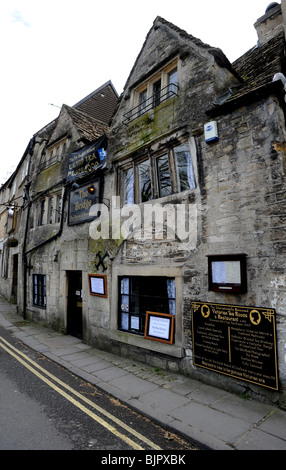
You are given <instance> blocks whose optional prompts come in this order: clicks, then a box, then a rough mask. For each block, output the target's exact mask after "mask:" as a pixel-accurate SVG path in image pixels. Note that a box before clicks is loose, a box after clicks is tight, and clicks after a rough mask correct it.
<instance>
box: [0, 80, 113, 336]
mask: <svg viewBox="0 0 286 470" xmlns="http://www.w3.org/2000/svg"><path fill="white" fill-rule="evenodd" d="M117 101H118V95H117V92H116V91H115V89H114V87H113V85H112V83H111V82H107V83H105V84H104V85H102V86H101V87H100V88H98V89H97V90H95V91H94V92H93V93H91V94H90V95H88V96H87V97H85V98H84V99H82V100H81V101H80V102H79V103H77V104H75V105H74V106H73V107H70V106H67V105H63V106H62V108H61V111H60V114H59V116H58V118H57V119H55V120H54V121H53V122H51V123H49V124H47V125H46V126H45V127H44V128H42V129H41V130H39V131H38V132H37V133H35V135H34V136H33V138H32V139H31V142H30V143H29V146H28V148H27V150H26V152H25V154H24V156H23V157H22V160H21V162H20V163H19V165H18V168H17V169H16V171H15V172H14V173H13V175H12V176H11V177H10V179H9V180H8V181H7V182H6V183H5V184H4V185H3V186H2V188H1V194H2V200H3V202H4V204H3V206H1V207H2V211H1V219H0V222H1V225H0V227H1V233H0V235H1V247H2V249H1V285H0V289H1V291H0V294H1V295H3V296H4V297H5V298H8V299H13V300H14V301H16V302H17V304H18V310H19V312H20V313H21V314H22V315H23V316H24V318H29V319H32V320H33V321H39V322H42V323H44V324H48V325H49V326H51V327H53V328H56V329H58V330H59V331H65V332H69V333H73V334H76V335H78V336H82V310H83V307H82V302H81V298H82V289H83V288H82V285H81V282H82V272H85V271H86V270H87V265H86V259H87V252H88V231H87V229H86V226H87V224H86V220H89V217H88V211H87V210H85V211H82V210H78V211H77V214H75V215H74V217H75V220H71V217H72V211H69V208H70V207H72V206H73V207H74V206H75V204H77V205H80V203H81V201H80V197H81V196H82V193H83V190H85V189H86V187H87V188H89V187H90V188H92V189H91V191H94V188H93V183H94V184H95V189H96V191H99V190H100V187H101V186H102V187H103V183H104V175H103V172H104V170H103V167H104V165H103V163H104V161H102V164H100V163H101V162H100V158H99V154H98V150H100V149H102V151H103V150H106V147H107V136H108V132H109V127H108V122H109V120H110V118H111V116H112V114H113V112H114V109H115V106H116V104H117ZM99 118H101V119H99ZM99 181H100V182H99ZM89 196H90V200H89V199H88V197H86V196H84V197H82V199H83V200H84V202H85V204H86V203H87V201H88V202H89V204H91V201H92V202H93V203H94V200H96V198H98V197H99V193H98V192H96V193H95V194H90V195H89ZM77 198H79V200H77V201H76V202H75V204H74V203H73V200H74V199H75V200H76V199H77ZM14 201H15V202H14ZM10 212H11V216H10ZM78 214H79V215H78ZM7 217H8V218H7ZM77 246H78V247H79V248H77ZM16 281H17V283H16ZM75 291H76V292H79V295H76V296H75V295H73V294H70V295H69V292H75ZM63 299H64V300H63ZM67 310H69V312H73V313H74V312H75V314H72V313H71V314H70V315H68V314H67Z"/></svg>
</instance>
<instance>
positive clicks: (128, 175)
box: [124, 168, 134, 204]
mask: <svg viewBox="0 0 286 470" xmlns="http://www.w3.org/2000/svg"><path fill="white" fill-rule="evenodd" d="M124 202H125V204H134V171H133V168H130V169H129V170H127V171H126V172H125V174H124Z"/></svg>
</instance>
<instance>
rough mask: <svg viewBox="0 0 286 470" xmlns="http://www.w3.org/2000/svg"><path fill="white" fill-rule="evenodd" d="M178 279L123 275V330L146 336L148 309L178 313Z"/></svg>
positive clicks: (120, 297) (120, 288) (121, 278)
mask: <svg viewBox="0 0 286 470" xmlns="http://www.w3.org/2000/svg"><path fill="white" fill-rule="evenodd" d="M175 302H176V298H175V279H174V278H167V277H138V276H132V277H120V278H119V318H118V328H119V330H124V331H128V332H129V333H134V334H137V335H144V330H145V318H146V312H147V311H151V312H157V313H168V314H171V315H175V309H176V306H175Z"/></svg>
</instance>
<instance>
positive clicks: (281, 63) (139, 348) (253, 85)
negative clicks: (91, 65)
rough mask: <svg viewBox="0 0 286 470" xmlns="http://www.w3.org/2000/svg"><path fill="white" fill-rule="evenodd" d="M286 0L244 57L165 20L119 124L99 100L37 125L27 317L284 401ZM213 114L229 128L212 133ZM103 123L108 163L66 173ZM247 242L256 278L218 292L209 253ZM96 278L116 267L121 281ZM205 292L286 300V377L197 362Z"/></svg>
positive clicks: (26, 249)
mask: <svg viewBox="0 0 286 470" xmlns="http://www.w3.org/2000/svg"><path fill="white" fill-rule="evenodd" d="M274 9H275V12H274V11H268V12H267V13H266V14H265V15H264V16H263V17H262V18H260V20H259V21H258V22H257V25H256V26H257V28H258V29H259V31H260V33H259V34H263V31H264V25H265V24H267V37H266V38H265V37H264V39H265V40H261V38H260V43H261V45H260V46H259V47H257V48H254V49H253V50H251V51H249V52H248V53H246V54H245V56H243V57H242V58H241V59H239V60H238V61H236V62H235V63H234V64H232V65H231V64H230V63H229V61H228V60H227V58H226V57H225V56H224V54H223V53H222V51H220V50H218V49H215V48H212V47H211V46H208V45H206V44H204V43H202V42H201V41H200V40H198V39H196V38H194V37H193V36H191V35H189V34H187V33H186V32H185V31H182V30H181V29H179V28H178V27H176V26H174V25H173V24H171V23H168V22H167V21H165V20H164V19H162V18H159V17H158V18H156V20H155V21H154V24H153V26H152V28H151V30H150V31H149V33H148V35H147V37H146V40H145V43H144V44H143V47H142V49H141V51H140V53H139V55H138V58H137V60H136V62H135V64H134V66H133V68H132V70H131V72H130V75H129V77H128V80H127V82H126V85H125V88H124V91H123V93H122V96H121V97H120V100H119V102H118V105H117V107H116V110H115V112H114V114H113V117H112V120H111V122H110V123H109V124H110V126H108V123H107V122H105V124H102V122H101V121H100V120H98V119H95V118H94V117H93V116H91V115H87V114H86V113H85V111H86V110H87V109H90V108H89V106H90V101H88V106H87V105H86V103H85V101H84V102H80V104H79V105H78V106H76V107H74V108H70V107H68V106H64V107H63V108H62V110H61V113H60V115H59V118H58V119H57V120H56V121H55V122H53V123H51V124H49V125H48V126H46V127H45V128H44V129H42V130H41V131H40V132H38V133H37V134H36V135H35V136H34V142H33V154H32V158H31V165H30V166H29V171H28V172H27V174H26V179H25V184H26V187H27V189H28V197H29V199H28V202H27V201H23V208H22V218H21V225H20V226H19V229H18V231H19V234H22V235H23V238H22V240H23V243H22V245H21V246H20V247H18V249H17V250H18V252H19V256H20V258H21V259H23V265H21V266H19V276H18V277H19V279H21V280H19V285H18V291H19V292H18V298H17V302H18V306H19V311H20V312H22V313H23V315H24V316H25V317H27V318H31V319H33V320H34V321H40V322H45V323H47V324H48V325H49V326H50V327H53V328H55V329H57V330H59V331H62V332H63V333H69V334H78V335H81V337H82V338H83V341H85V342H87V343H89V344H92V345H95V346H96V347H99V348H102V349H104V350H108V351H112V352H114V353H117V354H119V355H123V356H128V357H134V358H135V359H136V360H140V361H143V362H147V363H149V364H153V365H154V366H156V367H161V368H164V369H170V370H172V371H177V372H180V373H185V374H189V375H190V376H192V377H195V378H198V379H200V380H202V381H204V382H206V383H211V384H215V385H217V386H220V387H222V388H225V389H227V390H231V391H237V392H239V393H243V392H244V391H245V390H246V389H247V390H248V392H249V393H250V394H251V395H253V396H256V397H259V398H261V399H265V400H266V399H267V400H270V401H273V402H275V403H277V404H279V405H280V406H281V407H285V406H286V405H285V403H286V365H285V344H286V324H285V321H286V320H285V318H286V293H285V187H286V181H285V158H286V157H285V154H286V150H285V149H286V144H285V142H286V135H285V134H286V130H285V89H284V87H283V80H280V79H279V80H275V81H273V77H274V74H276V73H282V74H283V73H284V71H285V60H284V55H283V51H284V47H285V36H284V22H283V16H282V13H281V7H280V6H277V7H275V8H274ZM282 11H284V4H283V8H282ZM272 20H273V21H274V22H275V28H274V29H271V27H269V21H270V22H271V21H272ZM273 24H274V23H273ZM259 25H262V26H261V28H260V26H259ZM270 26H271V25H270ZM269 31H272V34H270V33H269ZM281 31H282V33H281ZM265 58H266V59H267V60H266V61H265ZM280 78H281V77H280ZM282 78H283V76H282ZM158 90H159V91H158ZM109 91H110V89H109ZM113 98H114V96H113ZM112 103H113V105H112V106H113V107H115V105H114V101H112ZM83 110H84V111H83ZM98 112H100V110H96V113H95V115H96V116H98ZM109 115H110V114H109ZM213 122H215V124H216V125H217V129H218V134H217V135H215V136H214V139H213V140H211V141H207V138H206V126H207V125H208V124H209V127H211V126H210V123H213ZM102 135H107V136H108V138H109V139H108V153H107V160H106V165H105V166H104V167H101V166H99V167H97V168H94V169H92V171H88V172H86V174H85V176H84V177H83V176H81V175H76V176H74V177H73V178H70V179H67V165H68V158H69V156H70V155H71V154H72V153H74V152H76V151H78V150H83V151H84V149H85V148H86V147H87V146H89V145H90V144H92V143H94V142H96V141H97V139H99V138H100V137H101V136H102ZM56 147H59V148H61V149H62V150H61V153H59V154H58V153H56V154H53V156H52V157H50V156H49V155H50V153H49V152H50V151H54V149H55V148H56ZM63 149H64V150H63ZM28 155H30V156H31V154H29V153H27V154H26V156H28ZM98 181H99V182H98ZM96 184H98V185H99V187H100V192H99V195H98V199H97V200H95V199H94V200H93V205H92V208H91V212H90V214H91V215H93V216H95V215H97V217H96V218H94V220H92V221H90V220H88V221H87V220H86V219H83V220H82V221H81V223H75V224H72V223H70V215H71V198H72V197H73V195H74V194H75V193H76V191H77V190H79V191H80V190H81V191H82V194H87V191H88V187H89V186H90V185H95V186H96ZM88 185H89V186H88ZM78 187H79V189H78ZM85 197H86V196H82V200H81V203H82V204H83V205H84V203H85ZM86 201H87V199H86ZM90 201H91V199H89V200H88V202H89V203H90ZM44 209H45V211H44ZM152 209H154V210H157V211H158V212H156V214H157V215H160V217H161V216H162V220H161V219H160V223H161V224H159V225H158V226H157V225H156V222H157V221H156V220H153V221H152ZM164 211H166V212H164ZM186 214H187V219H186V218H185V217H186ZM150 217H151V218H150ZM1 220H2V219H1ZM146 221H147V222H148V223H146ZM185 222H186V225H185ZM1 223H2V222H1ZM123 229H124V230H125V231H124V230H123ZM142 230H144V231H142ZM4 232H5V231H4V230H3V227H2V231H1V232H0V233H1V236H2V237H3V240H4V239H5V233H4ZM184 234H185V235H186V236H185V237H184ZM19 239H20V238H19ZM241 253H243V254H245V255H246V264H247V268H246V272H247V289H246V291H243V292H239V293H237V292H233V291H229V292H228V293H226V292H225V290H222V291H221V292H220V291H213V290H211V289H210V287H209V267H208V257H209V256H210V255H219V254H220V255H221V254H222V255H230V254H241ZM2 264H3V254H2ZM90 276H93V277H94V281H97V280H99V281H100V280H101V279H105V277H106V288H107V292H106V293H105V294H106V295H102V294H103V293H101V294H100V295H98V294H99V292H96V293H95V292H94V291H92V289H91V285H90V284H89V282H90ZM98 276H100V277H98ZM2 277H3V273H2ZM6 277H7V276H6ZM7 283H8V284H9V282H8V281H7ZM3 286H4V284H1V294H2V295H4V296H6V297H9V295H8V294H9V292H8V290H9V289H6V288H5V289H4V288H3ZM195 301H198V302H199V301H201V302H204V303H206V304H207V303H215V304H222V305H238V306H242V307H243V306H246V307H247V306H252V307H253V308H264V309H275V312H276V314H275V319H276V335H277V358H278V359H277V370H278V373H279V389H278V390H276V389H275V390H274V391H273V390H269V389H267V388H263V387H261V386H260V385H258V384H257V383H255V382H254V383H251V381H250V382H249V381H242V380H239V379H237V378H234V377H229V376H228V375H227V374H220V373H217V372H215V371H212V370H209V369H204V368H200V367H197V366H196V365H195V364H194V344H193V322H192V320H193V319H192V311H191V305H192V302H195ZM148 311H151V312H153V313H154V312H155V313H160V314H167V315H168V318H169V315H171V317H172V320H174V334H173V341H169V342H168V341H166V338H165V340H164V341H162V340H159V341H157V340H156V341H153V340H152V339H150V338H147V337H146V336H148V335H146V330H145V325H146V323H145V322H147V320H146V318H147V313H146V312H148ZM162 318H165V317H162ZM166 318H167V317H166ZM78 321H79V323H80V324H79V323H77V322H78ZM172 333H173V332H172ZM156 339H158V338H156Z"/></svg>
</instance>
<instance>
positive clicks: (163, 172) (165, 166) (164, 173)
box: [157, 155, 172, 197]
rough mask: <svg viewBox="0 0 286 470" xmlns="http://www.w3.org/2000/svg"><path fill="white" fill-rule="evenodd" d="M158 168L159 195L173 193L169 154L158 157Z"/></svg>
mask: <svg viewBox="0 0 286 470" xmlns="http://www.w3.org/2000/svg"><path fill="white" fill-rule="evenodd" d="M157 170H158V184H159V195H160V196H161V197H163V196H168V194H171V193H172V185H171V177H170V169H169V158H168V155H162V157H159V158H157Z"/></svg>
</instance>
